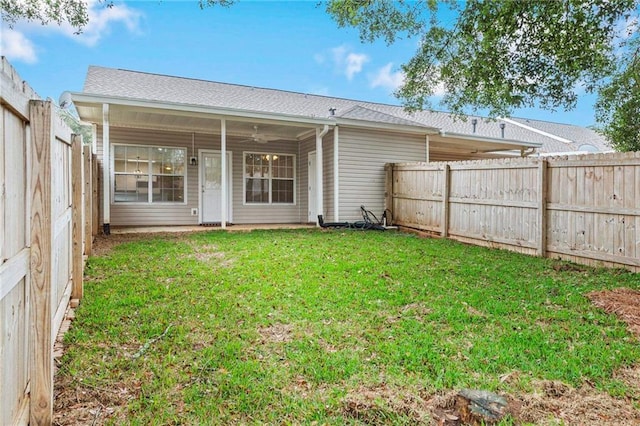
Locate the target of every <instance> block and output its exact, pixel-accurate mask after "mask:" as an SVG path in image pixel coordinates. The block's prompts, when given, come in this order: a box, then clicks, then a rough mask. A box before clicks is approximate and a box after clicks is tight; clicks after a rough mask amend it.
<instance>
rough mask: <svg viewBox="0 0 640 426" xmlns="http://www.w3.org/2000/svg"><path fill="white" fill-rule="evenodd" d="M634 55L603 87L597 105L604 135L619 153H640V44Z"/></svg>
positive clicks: (629, 57)
mask: <svg viewBox="0 0 640 426" xmlns="http://www.w3.org/2000/svg"><path fill="white" fill-rule="evenodd" d="M634 47H635V52H634V54H633V55H628V56H624V57H623V58H622V60H621V64H620V67H619V70H618V71H617V72H616V73H615V74H614V75H613V77H612V78H611V80H610V83H609V84H608V85H607V86H605V87H603V88H602V89H601V90H600V92H599V96H598V102H597V103H596V114H597V117H598V121H599V122H601V123H603V124H604V126H603V127H602V133H604V135H605V136H606V137H607V139H609V140H610V141H611V144H612V145H613V147H614V148H615V149H616V150H618V151H640V61H639V59H638V42H637V41H636V42H635V43H634Z"/></svg>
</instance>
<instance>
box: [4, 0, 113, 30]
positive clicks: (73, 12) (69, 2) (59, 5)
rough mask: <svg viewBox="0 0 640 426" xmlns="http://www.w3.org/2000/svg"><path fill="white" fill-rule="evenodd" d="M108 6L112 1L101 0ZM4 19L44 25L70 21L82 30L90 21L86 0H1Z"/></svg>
mask: <svg viewBox="0 0 640 426" xmlns="http://www.w3.org/2000/svg"><path fill="white" fill-rule="evenodd" d="M99 2H100V3H103V4H105V5H107V6H111V5H112V3H111V2H107V1H106V0H99ZM0 10H2V20H3V21H5V22H7V23H8V24H9V26H13V25H14V24H15V23H16V22H17V21H18V20H20V19H26V20H27V21H35V22H40V23H41V24H42V25H47V24H49V23H55V24H58V25H61V24H63V23H65V22H68V23H69V24H70V25H71V26H72V27H74V28H76V29H77V30H78V31H80V30H81V29H82V28H83V27H84V26H85V25H87V23H88V22H89V14H88V11H87V3H86V1H84V0H23V1H20V0H0Z"/></svg>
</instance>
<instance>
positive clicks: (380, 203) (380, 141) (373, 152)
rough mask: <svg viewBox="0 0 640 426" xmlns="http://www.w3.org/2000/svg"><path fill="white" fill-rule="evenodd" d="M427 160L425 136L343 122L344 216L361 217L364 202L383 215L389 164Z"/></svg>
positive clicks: (342, 191) (342, 192) (368, 207)
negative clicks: (370, 128)
mask: <svg viewBox="0 0 640 426" xmlns="http://www.w3.org/2000/svg"><path fill="white" fill-rule="evenodd" d="M425 160H426V141H425V137H424V136H420V135H406V134H400V133H392V132H383V131H375V130H366V129H359V128H348V127H343V126H340V159H339V167H340V194H339V196H340V220H348V221H355V220H361V219H362V215H361V213H360V206H361V205H364V206H365V207H366V208H367V210H371V211H372V212H373V213H374V214H375V215H376V216H378V218H381V216H382V213H383V210H384V185H385V174H384V166H385V164H386V163H400V162H408V161H425Z"/></svg>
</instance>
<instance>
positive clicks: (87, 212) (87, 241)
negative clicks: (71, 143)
mask: <svg viewBox="0 0 640 426" xmlns="http://www.w3.org/2000/svg"><path fill="white" fill-rule="evenodd" d="M82 155H83V161H84V170H83V171H84V173H83V176H82V179H83V181H84V198H83V205H84V211H83V215H84V254H85V255H87V256H91V251H92V250H93V237H92V234H91V230H92V226H93V224H92V222H91V219H92V218H93V213H92V212H91V206H92V202H91V200H92V198H93V187H92V184H93V179H92V177H91V173H92V170H93V169H92V164H91V150H90V149H89V147H88V146H83V147H82Z"/></svg>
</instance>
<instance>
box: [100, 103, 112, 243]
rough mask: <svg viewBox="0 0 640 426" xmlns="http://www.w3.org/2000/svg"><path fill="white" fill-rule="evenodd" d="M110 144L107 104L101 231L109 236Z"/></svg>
mask: <svg viewBox="0 0 640 426" xmlns="http://www.w3.org/2000/svg"><path fill="white" fill-rule="evenodd" d="M110 199H111V144H110V143H109V104H102V230H103V232H104V234H105V235H109V234H111V224H110V222H111V205H110Z"/></svg>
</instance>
